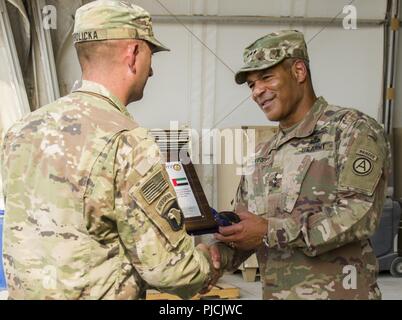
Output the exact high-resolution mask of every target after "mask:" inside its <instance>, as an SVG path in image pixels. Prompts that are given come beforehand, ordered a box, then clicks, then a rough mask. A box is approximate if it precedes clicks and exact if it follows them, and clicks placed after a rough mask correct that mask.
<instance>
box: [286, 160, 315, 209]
mask: <svg viewBox="0 0 402 320" xmlns="http://www.w3.org/2000/svg"><path fill="white" fill-rule="evenodd" d="M313 161H314V159H313V158H312V157H311V156H309V155H307V156H306V155H305V156H301V157H300V158H297V157H296V159H292V161H288V162H286V163H285V166H284V175H283V188H282V190H283V210H284V211H286V212H287V213H291V212H292V211H293V209H294V207H295V204H296V201H297V199H298V198H299V196H300V193H301V188H302V184H303V181H304V179H305V177H306V174H307V172H308V169H309V168H310V166H311V164H312V163H313Z"/></svg>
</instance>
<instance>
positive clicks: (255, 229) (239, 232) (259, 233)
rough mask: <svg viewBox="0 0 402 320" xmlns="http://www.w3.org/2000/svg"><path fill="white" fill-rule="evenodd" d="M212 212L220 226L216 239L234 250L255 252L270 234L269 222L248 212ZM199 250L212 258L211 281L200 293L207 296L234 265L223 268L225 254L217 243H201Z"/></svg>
mask: <svg viewBox="0 0 402 320" xmlns="http://www.w3.org/2000/svg"><path fill="white" fill-rule="evenodd" d="M212 212H213V216H214V219H215V221H216V222H217V224H218V225H219V229H218V233H216V234H215V239H216V240H218V241H219V242H221V243H225V244H226V245H227V246H228V247H230V248H232V249H236V250H238V251H244V252H250V251H254V250H255V249H256V248H257V247H259V246H261V245H262V244H263V239H264V237H265V236H266V235H267V232H268V221H267V220H266V219H264V218H262V217H260V216H257V215H255V214H253V213H251V212H248V211H246V210H244V211H240V212H239V213H234V212H228V211H224V212H219V213H217V212H216V211H215V210H213V209H212ZM197 248H198V249H199V250H200V251H202V252H203V253H204V254H206V255H207V256H209V257H210V261H211V264H212V265H211V274H210V281H209V283H208V285H207V286H205V287H204V288H203V289H202V291H201V292H200V293H201V294H205V293H207V292H208V291H210V290H211V289H212V287H213V286H214V285H215V284H216V283H217V281H218V280H219V278H220V277H221V276H222V275H223V271H224V269H226V268H227V269H232V265H231V262H229V265H227V266H222V263H221V262H222V254H224V252H221V251H220V248H222V246H218V245H217V244H216V243H215V244H212V245H209V246H208V245H206V244H203V243H201V244H199V245H198V246H197ZM226 260H227V259H225V262H226V263H227V262H228V261H226Z"/></svg>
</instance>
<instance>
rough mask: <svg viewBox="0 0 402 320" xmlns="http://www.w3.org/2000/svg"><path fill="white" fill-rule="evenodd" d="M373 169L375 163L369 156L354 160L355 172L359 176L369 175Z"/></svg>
mask: <svg viewBox="0 0 402 320" xmlns="http://www.w3.org/2000/svg"><path fill="white" fill-rule="evenodd" d="M372 170H373V164H372V162H371V160H369V159H367V158H363V157H360V158H357V159H356V160H355V161H354V162H353V172H354V173H355V174H357V175H358V176H367V175H368V174H370V172H371V171H372Z"/></svg>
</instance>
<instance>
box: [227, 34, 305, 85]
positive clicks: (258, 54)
mask: <svg viewBox="0 0 402 320" xmlns="http://www.w3.org/2000/svg"><path fill="white" fill-rule="evenodd" d="M243 58H244V63H245V66H244V67H243V68H241V69H240V70H239V71H238V72H237V73H236V75H235V80H236V83H238V84H242V83H244V82H246V75H247V72H250V71H257V70H264V69H267V68H271V67H273V66H275V65H277V64H279V63H281V62H282V61H283V60H285V59H286V58H300V59H303V60H305V61H307V62H308V61H309V58H308V53H307V45H306V42H305V41H304V36H303V33H301V32H299V31H297V30H282V31H279V32H273V33H270V34H268V35H266V36H264V37H262V38H260V39H258V40H256V41H255V42H254V43H252V44H251V45H250V46H248V47H247V48H246V49H245V50H244V54H243Z"/></svg>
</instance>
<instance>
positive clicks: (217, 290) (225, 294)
mask: <svg viewBox="0 0 402 320" xmlns="http://www.w3.org/2000/svg"><path fill="white" fill-rule="evenodd" d="M238 298H240V289H239V288H237V287H235V286H233V285H231V284H228V283H225V282H223V281H220V282H218V283H217V284H216V285H215V287H214V288H213V289H212V290H211V291H210V292H208V293H207V294H203V295H200V294H197V295H196V296H194V297H193V298H191V300H203V299H238ZM146 299H147V300H181V299H180V298H179V297H178V296H175V295H173V294H169V293H162V292H159V291H157V290H147V296H146Z"/></svg>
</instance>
